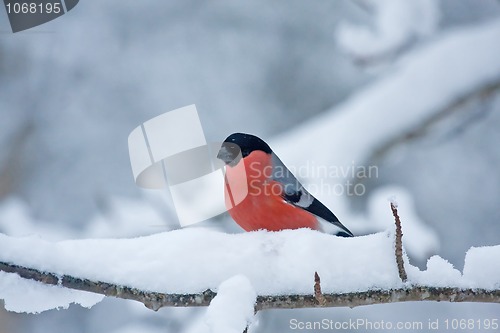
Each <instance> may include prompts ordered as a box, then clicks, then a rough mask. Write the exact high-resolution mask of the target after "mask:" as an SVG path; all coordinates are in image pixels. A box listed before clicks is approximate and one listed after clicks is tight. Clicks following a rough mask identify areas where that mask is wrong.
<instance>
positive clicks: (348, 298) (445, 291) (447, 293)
mask: <svg viewBox="0 0 500 333" xmlns="http://www.w3.org/2000/svg"><path fill="white" fill-rule="evenodd" d="M0 270H1V271H4V272H8V273H16V274H18V275H19V276H20V277H22V278H25V279H32V280H35V281H38V282H41V283H44V284H48V285H56V286H62V287H66V288H70V289H76V290H81V291H88V292H92V293H97V294H102V295H105V296H113V297H117V298H123V299H128V300H134V301H138V302H141V303H143V304H144V305H145V306H146V307H147V308H149V309H152V310H155V311H156V310H158V309H160V308H162V307H168V306H172V307H197V306H208V305H209V304H210V302H211V301H212V300H213V299H214V297H215V296H216V293H215V292H213V291H211V290H206V291H204V292H202V293H196V294H166V293H159V292H148V291H144V290H139V289H136V288H130V287H125V286H120V285H117V284H113V283H107V282H101V281H91V280H88V279H81V278H78V277H74V276H70V275H62V276H58V275H57V274H53V273H47V272H41V271H39V270H36V269H32V268H27V267H22V266H17V265H13V264H9V263H5V262H0ZM316 286H317V285H316ZM315 289H316V288H315ZM320 293H321V291H320ZM321 297H322V298H321V301H319V300H318V293H316V292H314V291H313V288H311V294H310V295H268V296H266V295H261V296H258V297H257V301H256V304H255V309H256V311H259V310H267V309H297V308H317V307H350V308H353V307H356V306H362V305H372V304H384V303H396V302H410V301H438V302H484V303H500V290H498V289H497V290H486V289H475V288H474V289H473V288H465V289H462V288H451V287H448V288H447V287H428V286H409V287H406V288H398V289H392V290H367V291H362V292H352V293H329V294H323V293H321Z"/></svg>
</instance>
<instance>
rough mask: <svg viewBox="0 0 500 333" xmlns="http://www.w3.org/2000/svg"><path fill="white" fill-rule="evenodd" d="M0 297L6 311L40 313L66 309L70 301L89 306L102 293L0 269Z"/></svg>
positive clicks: (98, 298)
mask: <svg viewBox="0 0 500 333" xmlns="http://www.w3.org/2000/svg"><path fill="white" fill-rule="evenodd" d="M0 298H1V299H3V300H4V301H5V309H6V310H8V311H13V312H27V313H40V312H43V311H47V310H51V309H67V308H68V307H69V305H70V304H71V303H75V304H80V305H81V306H83V307H85V308H91V307H92V306H94V305H95V304H97V303H99V302H100V301H102V300H103V299H104V295H99V294H94V293H89V292H85V291H78V290H72V289H67V288H64V287H60V286H48V285H44V284H42V283H39V282H36V281H33V280H27V279H23V278H21V277H19V276H18V275H17V274H11V273H5V272H1V271H0Z"/></svg>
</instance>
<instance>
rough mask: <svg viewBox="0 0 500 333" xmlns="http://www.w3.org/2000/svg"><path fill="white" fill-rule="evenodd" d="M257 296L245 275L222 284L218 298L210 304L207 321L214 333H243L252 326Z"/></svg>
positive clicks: (218, 290) (218, 291)
mask: <svg viewBox="0 0 500 333" xmlns="http://www.w3.org/2000/svg"><path fill="white" fill-rule="evenodd" d="M256 299H257V294H256V293H255V290H254V289H253V287H252V284H251V283H250V280H248V278H247V277H246V276H244V275H237V276H234V277H232V278H230V279H228V280H226V281H224V282H222V283H221V285H220V286H219V288H218V289H217V296H215V298H214V299H213V300H212V302H210V306H209V307H208V309H207V314H206V321H207V324H208V326H209V327H210V330H211V331H212V332H214V333H241V332H243V331H244V330H245V328H246V327H247V326H248V325H249V324H251V322H252V320H253V317H254V311H255V301H256Z"/></svg>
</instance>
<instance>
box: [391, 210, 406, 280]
mask: <svg viewBox="0 0 500 333" xmlns="http://www.w3.org/2000/svg"><path fill="white" fill-rule="evenodd" d="M391 210H392V215H394V221H395V222H396V242H395V254H396V263H397V264H398V273H399V277H400V278H401V281H403V282H406V280H407V279H408V276H407V275H406V271H405V263H404V260H403V232H402V231H401V220H400V219H399V215H398V208H397V206H396V204H395V203H394V202H391Z"/></svg>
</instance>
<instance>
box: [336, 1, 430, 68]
mask: <svg viewBox="0 0 500 333" xmlns="http://www.w3.org/2000/svg"><path fill="white" fill-rule="evenodd" d="M363 2H364V3H366V5H367V6H369V7H370V8H373V10H374V12H375V22H374V25H375V29H370V28H368V27H363V26H358V25H354V24H352V23H348V22H343V23H342V24H341V25H340V26H339V28H338V30H337V32H336V33H337V40H338V43H339V45H340V46H341V47H342V48H343V49H345V50H346V51H348V52H349V53H351V54H353V55H354V56H356V57H362V58H368V57H374V56H380V55H383V54H385V53H388V52H394V51H397V49H398V48H400V47H402V46H404V45H405V44H406V43H408V42H410V41H411V40H412V38H415V37H425V36H428V35H430V34H432V33H433V32H434V31H435V30H436V28H437V24H438V22H439V10H438V3H437V1H435V0H413V1H399V0H382V1H380V0H364V1H363Z"/></svg>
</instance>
